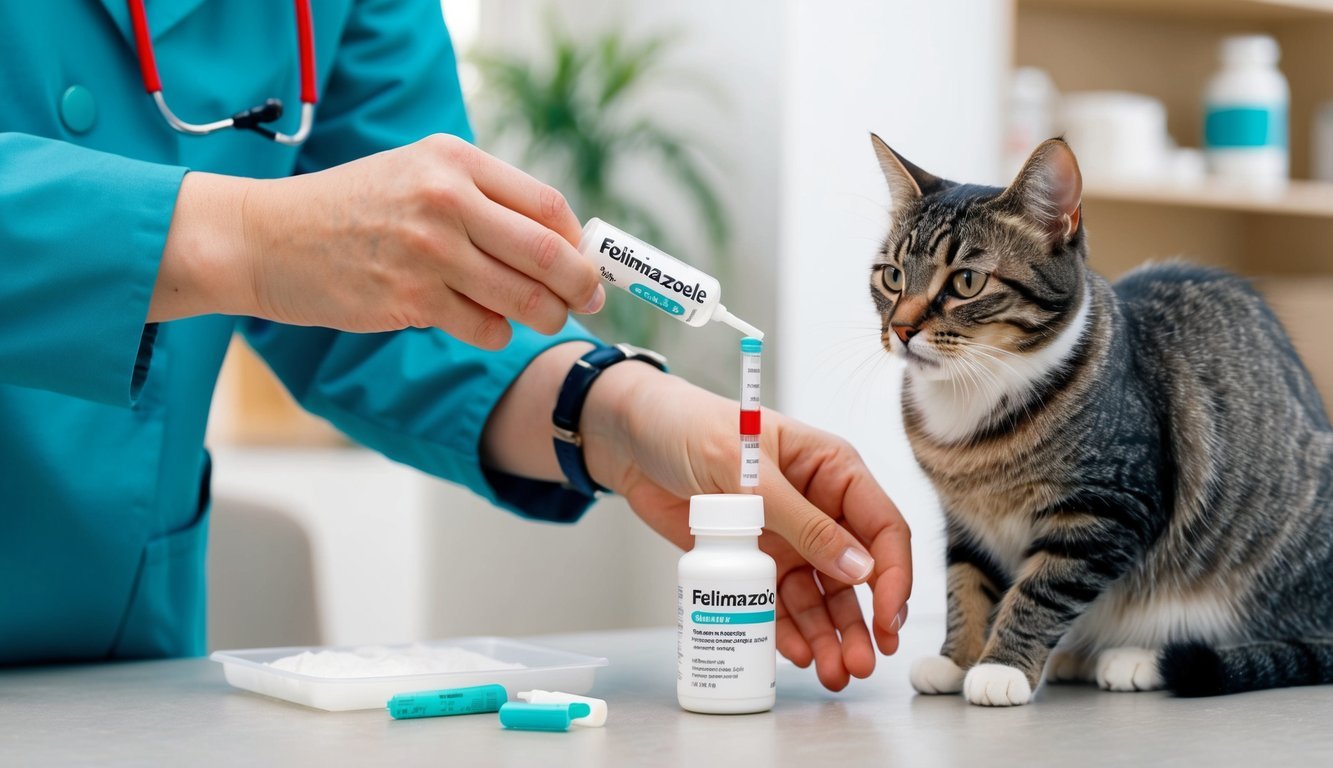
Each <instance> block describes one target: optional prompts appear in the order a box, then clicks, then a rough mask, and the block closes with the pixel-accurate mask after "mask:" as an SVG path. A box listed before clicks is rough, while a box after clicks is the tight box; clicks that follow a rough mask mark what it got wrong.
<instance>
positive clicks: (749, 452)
mask: <svg viewBox="0 0 1333 768" xmlns="http://www.w3.org/2000/svg"><path fill="white" fill-rule="evenodd" d="M763 351H764V342H762V341H760V340H759V339H756V338H754V337H751V336H747V337H745V338H743V339H741V487H742V488H755V487H757V486H758V485H759V413H760V409H759V374H760V364H759V356H760V354H761V353H762V352H763Z"/></svg>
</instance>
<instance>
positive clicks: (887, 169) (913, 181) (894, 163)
mask: <svg viewBox="0 0 1333 768" xmlns="http://www.w3.org/2000/svg"><path fill="white" fill-rule="evenodd" d="M870 144H871V146H873V147H874V148H875V157H876V158H877V159H878V160H879V168H880V170H881V171H883V172H884V179H885V180H886V181H888V182H889V195H890V196H891V197H892V198H893V204H894V205H904V204H906V203H908V202H911V201H912V200H916V199H918V198H920V197H921V196H922V195H929V194H930V193H932V192H935V191H938V190H940V189H942V188H943V187H944V181H943V180H942V179H940V178H939V177H937V176H933V175H931V174H929V173H926V172H925V171H923V170H921V169H920V168H918V167H916V166H915V165H912V164H911V163H909V162H908V161H907V158H905V157H903V156H902V155H900V154H898V153H897V152H894V151H893V150H892V149H890V148H889V145H888V144H885V143H884V140H883V139H881V138H880V137H878V136H876V135H875V134H873V133H872V134H870Z"/></svg>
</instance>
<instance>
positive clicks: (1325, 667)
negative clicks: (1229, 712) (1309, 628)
mask: <svg viewBox="0 0 1333 768" xmlns="http://www.w3.org/2000/svg"><path fill="white" fill-rule="evenodd" d="M1157 665H1158V671H1160V672H1161V673H1162V679H1163V680H1164V681H1165V682H1166V687H1167V689H1168V690H1171V691H1172V692H1174V693H1175V694H1176V695H1178V696H1222V695H1225V694H1229V693H1243V692H1245V691H1259V690H1263V689H1265V688H1286V687H1290V686H1294V685H1321V684H1323V683H1333V638H1319V639H1312V640H1273V641H1268V642H1260V643H1248V644H1246V645H1233V646H1231V647H1228V648H1213V647H1211V646H1208V645H1204V644H1202V643H1173V644H1171V645H1168V646H1167V647H1166V648H1164V649H1163V650H1162V655H1161V656H1160V657H1159V658H1158V662H1157Z"/></svg>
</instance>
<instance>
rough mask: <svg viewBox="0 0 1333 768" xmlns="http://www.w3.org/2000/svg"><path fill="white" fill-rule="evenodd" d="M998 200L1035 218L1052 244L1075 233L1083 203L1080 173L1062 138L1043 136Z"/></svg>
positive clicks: (1072, 153)
mask: <svg viewBox="0 0 1333 768" xmlns="http://www.w3.org/2000/svg"><path fill="white" fill-rule="evenodd" d="M999 201H1001V202H1002V204H1006V205H1009V206H1012V207H1015V208H1017V209H1018V210H1019V211H1021V212H1022V213H1023V214H1025V215H1026V216H1027V217H1028V218H1030V219H1032V220H1033V221H1035V222H1036V223H1037V224H1038V226H1040V227H1041V229H1042V231H1043V232H1045V233H1046V236H1047V237H1048V238H1049V239H1050V242H1051V244H1052V245H1053V246H1061V245H1064V244H1065V243H1067V242H1069V240H1070V239H1071V238H1072V237H1073V236H1074V235H1075V233H1077V232H1078V225H1079V219H1080V217H1081V215H1082V206H1083V174H1081V173H1079V170H1078V160H1077V159H1075V157H1074V150H1072V149H1070V148H1069V145H1068V144H1066V143H1065V140H1064V139H1047V140H1046V141H1044V142H1042V143H1041V146H1039V147H1037V148H1036V149H1035V150H1033V151H1032V156H1031V157H1029V158H1028V160H1027V162H1026V163H1024V164H1023V170H1021V171H1019V172H1018V176H1017V178H1015V179H1014V182H1013V183H1012V184H1010V185H1009V188H1008V189H1006V190H1005V191H1004V193H1003V194H1001V195H1000V197H999Z"/></svg>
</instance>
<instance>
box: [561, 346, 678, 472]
mask: <svg viewBox="0 0 1333 768" xmlns="http://www.w3.org/2000/svg"><path fill="white" fill-rule="evenodd" d="M626 360H641V361H643V362H645V363H648V364H649V365H652V366H653V367H655V368H657V369H659V370H663V371H665V370H666V368H667V367H666V358H664V357H662V356H661V355H659V354H657V353H656V352H652V351H649V350H646V349H639V348H638V347H632V346H630V345H629V344H617V345H615V346H614V347H598V348H597V349H594V350H593V351H591V352H589V353H588V354H586V355H584V356H583V357H581V358H579V359H578V360H576V361H575V362H574V365H573V367H571V368H570V369H569V375H567V376H565V383H564V385H563V386H561V387H560V395H559V397H557V398H556V401H555V411H553V412H552V413H551V424H552V426H554V428H555V458H556V461H558V462H559V463H560V471H561V472H564V473H565V481H566V484H567V485H568V486H569V487H570V488H573V489H574V490H576V491H578V492H579V493H582V494H585V495H587V496H596V495H597V494H598V493H604V492H605V491H606V490H607V489H606V488H603V487H602V486H600V485H598V484H597V483H596V481H594V480H593V479H592V476H591V475H589V474H588V463H587V461H585V460H584V458H583V436H582V435H580V434H579V420H580V419H581V418H582V416H583V404H584V402H585V401H587V399H588V391H589V390H591V389H592V383H593V382H594V381H596V380H597V377H598V376H601V375H602V371H604V370H606V369H607V368H610V367H611V366H613V365H615V364H616V363H623V362H625V361H626Z"/></svg>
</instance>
